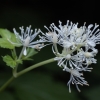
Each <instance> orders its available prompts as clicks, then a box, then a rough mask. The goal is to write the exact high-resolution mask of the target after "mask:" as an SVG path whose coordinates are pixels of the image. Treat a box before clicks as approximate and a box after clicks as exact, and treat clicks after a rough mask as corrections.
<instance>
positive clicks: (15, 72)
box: [13, 47, 25, 77]
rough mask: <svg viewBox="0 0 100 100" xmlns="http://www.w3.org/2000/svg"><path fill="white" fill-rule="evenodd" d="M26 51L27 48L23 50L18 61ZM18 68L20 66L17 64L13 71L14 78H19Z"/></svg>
mask: <svg viewBox="0 0 100 100" xmlns="http://www.w3.org/2000/svg"><path fill="white" fill-rule="evenodd" d="M24 50H25V47H23V48H22V51H21V53H20V55H19V57H18V59H21V57H22V55H23V52H24ZM15 53H16V52H15ZM17 68H18V64H17V65H16V67H15V68H14V69H13V76H14V77H17Z"/></svg>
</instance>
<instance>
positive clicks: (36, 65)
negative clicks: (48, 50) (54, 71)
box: [17, 58, 55, 77]
mask: <svg viewBox="0 0 100 100" xmlns="http://www.w3.org/2000/svg"><path fill="white" fill-rule="evenodd" d="M54 61H55V60H54V58H51V59H49V60H45V61H43V62H40V63H37V64H35V65H32V66H30V67H28V68H26V69H24V70H22V71H20V72H18V73H17V77H19V76H21V75H23V74H25V73H27V72H28V71H30V70H32V69H34V68H37V67H40V66H42V65H45V64H48V63H51V62H54Z"/></svg>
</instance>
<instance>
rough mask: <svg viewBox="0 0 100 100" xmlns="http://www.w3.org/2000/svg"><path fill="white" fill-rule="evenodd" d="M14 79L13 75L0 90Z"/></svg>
mask: <svg viewBox="0 0 100 100" xmlns="http://www.w3.org/2000/svg"><path fill="white" fill-rule="evenodd" d="M13 80H14V76H12V77H11V78H10V79H9V80H8V81H7V82H6V83H5V84H4V85H3V86H2V87H1V88H0V92H2V91H3V90H4V89H5V88H6V87H7V86H8V85H9V84H10V83H11V82H12V81H13Z"/></svg>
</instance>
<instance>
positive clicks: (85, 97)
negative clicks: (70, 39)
mask: <svg viewBox="0 0 100 100" xmlns="http://www.w3.org/2000/svg"><path fill="white" fill-rule="evenodd" d="M98 4H99V3H98V2H96V1H91V2H89V1H88V2H87V1H84V0H82V1H81V0H80V1H75V0H65V1H63V0H60V1H55V0H47V1H45V0H20V1H19V0H0V28H5V29H8V30H10V31H11V32H13V28H16V29H18V28H19V27H20V26H25V27H26V26H29V25H32V28H33V29H34V28H40V29H41V30H42V31H44V32H45V31H46V30H45V29H44V25H46V26H47V27H49V25H50V24H51V23H55V24H56V25H58V21H59V20H60V21H62V23H63V25H64V24H66V22H67V20H70V21H72V22H73V23H77V22H78V23H79V26H80V25H83V24H84V22H86V23H87V24H86V25H89V24H95V23H97V24H100V14H99V13H100V7H99V5H98ZM99 28H100V27H99ZM96 48H98V49H99V52H100V47H99V45H98V46H97V47H96ZM8 53H9V54H10V51H9V50H7V49H1V48H0V54H1V56H4V55H6V54H8ZM18 53H19V52H18ZM99 55H100V53H98V55H97V56H96V58H97V64H92V65H91V66H90V67H93V70H92V72H91V73H88V72H86V73H84V77H85V79H86V80H87V81H88V82H89V84H90V86H89V87H87V86H83V87H82V86H80V89H81V93H79V92H78V91H77V90H76V88H75V86H71V89H72V93H69V92H68V86H67V82H68V80H69V73H66V72H63V71H62V69H61V68H59V67H58V66H57V63H56V62H55V63H51V64H48V65H44V66H42V67H39V68H36V69H34V70H32V71H30V72H28V73H26V74H25V75H23V76H21V77H19V78H18V79H16V80H14V81H13V82H12V83H11V84H10V85H9V86H8V87H7V89H6V90H5V91H4V92H2V93H1V94H0V100H94V99H95V100H100V81H99V80H100V72H99V70H100V57H99ZM52 57H54V55H53V53H52V51H51V46H47V47H45V48H43V49H42V50H41V51H40V52H39V53H38V54H37V55H35V56H34V57H33V59H34V61H25V62H24V65H23V66H21V65H20V68H19V70H20V69H21V68H26V67H28V66H30V65H32V64H35V63H37V62H40V61H43V60H46V59H49V58H52ZM11 75H12V71H11V69H10V68H9V67H6V64H5V63H4V62H3V61H2V57H1V58H0V86H2V84H3V83H4V82H6V81H7V80H8V79H9V78H10V76H11Z"/></svg>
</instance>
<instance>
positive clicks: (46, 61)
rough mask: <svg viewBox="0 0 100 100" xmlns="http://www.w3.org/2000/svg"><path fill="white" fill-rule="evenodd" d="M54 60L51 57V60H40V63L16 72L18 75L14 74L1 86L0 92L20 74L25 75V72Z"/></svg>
mask: <svg viewBox="0 0 100 100" xmlns="http://www.w3.org/2000/svg"><path fill="white" fill-rule="evenodd" d="M54 61H55V60H54V58H51V59H49V60H45V61H42V62H40V63H37V64H35V65H32V66H30V67H28V68H26V69H24V70H22V71H20V72H18V73H17V74H16V77H14V76H12V77H11V78H10V79H9V80H8V81H7V82H6V83H5V84H4V85H3V86H2V87H1V88H0V92H2V91H3V90H4V89H5V88H6V87H7V86H8V85H9V84H10V83H11V82H12V81H13V80H14V79H15V78H17V77H19V76H21V75H23V74H25V73H27V72H29V71H31V70H32V69H34V68H37V67H40V66H42V65H45V64H48V63H51V62H54Z"/></svg>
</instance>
